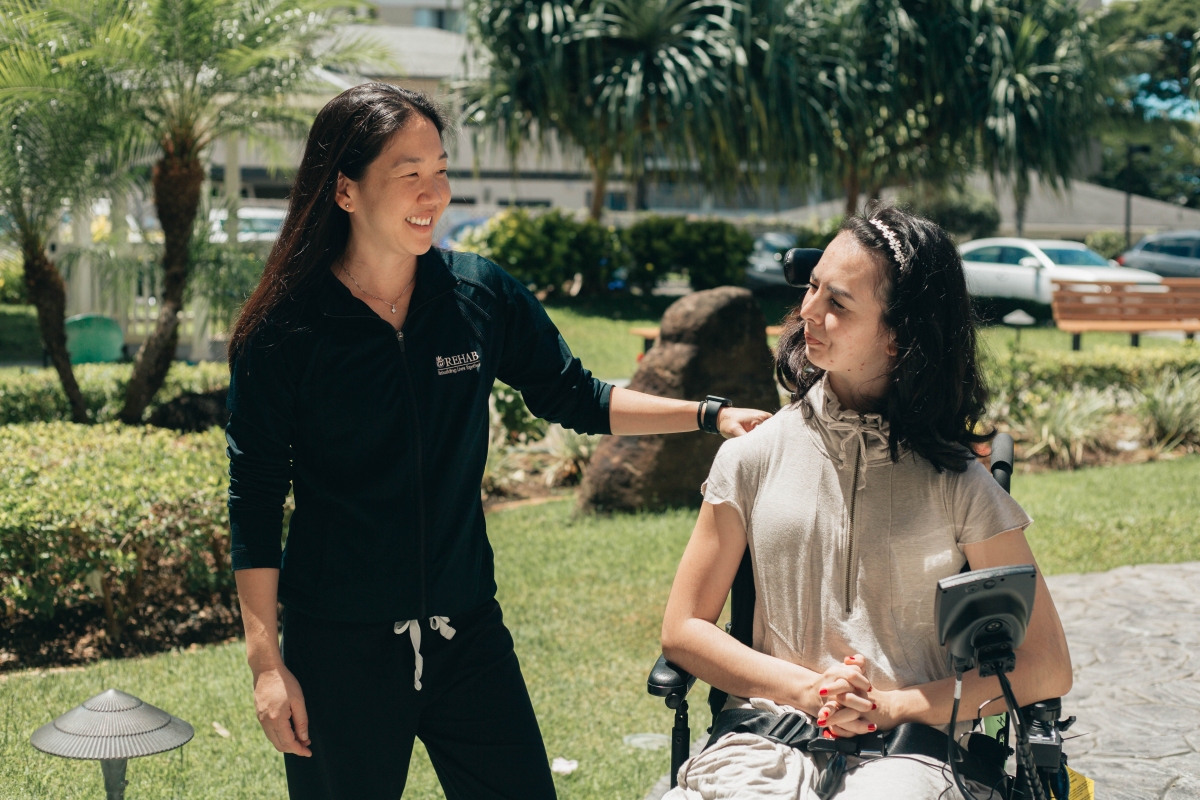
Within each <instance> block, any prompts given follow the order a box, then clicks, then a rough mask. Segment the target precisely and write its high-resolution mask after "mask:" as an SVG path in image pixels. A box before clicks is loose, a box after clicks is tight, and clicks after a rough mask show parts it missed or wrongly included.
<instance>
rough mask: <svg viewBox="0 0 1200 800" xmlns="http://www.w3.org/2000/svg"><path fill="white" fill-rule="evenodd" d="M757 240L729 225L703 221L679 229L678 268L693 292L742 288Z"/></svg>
mask: <svg viewBox="0 0 1200 800" xmlns="http://www.w3.org/2000/svg"><path fill="white" fill-rule="evenodd" d="M753 249H754V237H752V236H751V235H750V234H749V233H747V232H746V231H744V230H742V229H741V228H739V227H737V226H736V225H733V224H732V223H729V222H723V221H720V220H700V221H696V222H691V221H689V222H686V223H684V224H683V225H682V226H680V230H679V239H678V243H677V244H676V245H675V250H676V252H677V253H678V261H677V262H676V263H677V264H680V265H681V266H683V267H684V268H685V269H686V271H687V274H688V278H689V280H690V282H691V284H692V288H693V289H696V290H697V291H699V290H701V289H712V288H713V287H716V286H728V285H733V286H741V285H742V283H743V281H744V280H745V272H746V261H747V259H749V258H750V253H751V251H752V250H753Z"/></svg>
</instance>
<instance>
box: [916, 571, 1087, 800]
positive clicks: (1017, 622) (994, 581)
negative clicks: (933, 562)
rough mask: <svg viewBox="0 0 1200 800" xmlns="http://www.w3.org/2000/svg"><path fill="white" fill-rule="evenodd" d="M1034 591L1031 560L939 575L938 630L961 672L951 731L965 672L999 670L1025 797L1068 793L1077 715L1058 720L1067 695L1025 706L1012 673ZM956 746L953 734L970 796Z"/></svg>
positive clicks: (1062, 799) (1042, 799) (1037, 799)
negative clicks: (1066, 748) (1069, 738)
mask: <svg viewBox="0 0 1200 800" xmlns="http://www.w3.org/2000/svg"><path fill="white" fill-rule="evenodd" d="M1036 592H1037V569H1036V568H1035V567H1034V566H1033V565H1032V564H1029V565H1023V566H1013V567H998V568H995V569H983V570H976V571H974V572H965V573H962V574H960V575H955V576H954V577H952V578H945V579H943V580H940V581H938V593H937V601H936V608H937V612H936V613H937V618H938V637H939V641H940V642H941V643H942V644H943V645H945V646H946V650H947V656H948V658H949V661H950V667H951V668H952V669H953V670H954V674H955V678H956V683H955V690H954V708H953V711H952V713H951V717H950V728H951V730H952V731H953V729H954V725H955V722H956V721H957V719H958V705H959V700H960V699H961V697H962V675H963V673H964V672H966V671H967V670H970V669H974V668H975V667H976V666H978V668H979V676H980V677H988V676H990V675H995V676H996V678H997V679H998V680H999V682H1000V689H1001V691H1002V692H1003V694H1004V699H1005V702H1006V704H1007V706H1008V719H1009V721H1011V722H1012V723H1013V727H1014V729H1015V732H1016V739H1017V740H1016V748H1015V749H1016V755H1017V780H1016V783H1017V785H1016V786H1015V787H1014V789H1017V790H1018V791H1021V796H1023V797H1025V798H1026V800H1047V798H1048V796H1049V794H1050V793H1053V795H1054V796H1055V797H1056V798H1059V800H1066V797H1067V794H1068V792H1067V791H1066V790H1067V789H1069V782H1068V781H1067V779H1066V770H1065V766H1066V759H1065V757H1064V756H1063V753H1062V743H1063V738H1062V732H1063V731H1065V730H1066V729H1067V728H1069V727H1070V726H1071V724H1072V723H1074V722H1075V718H1074V717H1071V718H1069V719H1067V720H1065V721H1060V720H1059V718H1058V717H1059V714H1060V713H1061V711H1062V701H1061V700H1059V699H1057V698H1055V699H1053V700H1045V701H1042V702H1040V703H1034V704H1033V705H1031V706H1028V707H1026V708H1021V707H1020V706H1018V705H1017V699H1016V695H1015V694H1014V693H1013V689H1012V684H1011V683H1009V680H1008V675H1007V674H1008V673H1009V672H1012V671H1013V670H1014V669H1015V668H1016V665H1017V656H1016V650H1017V648H1018V647H1020V646H1021V643H1022V642H1024V641H1025V631H1026V628H1027V627H1028V625H1029V616H1030V614H1031V612H1032V611H1033V600H1034V597H1035V595H1036ZM1006 730H1007V728H1006ZM956 747H957V744H956V743H955V742H954V740H953V737H952V738H951V744H950V753H949V763H950V766H951V770H952V772H954V777H955V781H956V783H958V787H959V791H960V792H962V793H963V795H964V796H965V797H968V798H969V797H971V796H972V795H971V794H970V793H969V792H968V791H967V789H966V787H965V786H963V785H962V782H961V780H960V779H959V776H958V773H957V769H956V768H955V766H956V762H957V760H958V759H957V758H956V753H955V748H956ZM1021 784H1024V785H1023V786H1022V785H1021ZM1026 790H1027V792H1028V794H1025V791H1026Z"/></svg>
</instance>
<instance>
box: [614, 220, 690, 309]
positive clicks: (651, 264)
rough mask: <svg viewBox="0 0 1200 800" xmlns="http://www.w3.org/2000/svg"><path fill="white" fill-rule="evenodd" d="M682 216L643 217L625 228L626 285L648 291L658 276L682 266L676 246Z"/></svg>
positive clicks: (683, 223) (681, 225) (661, 276)
mask: <svg viewBox="0 0 1200 800" xmlns="http://www.w3.org/2000/svg"><path fill="white" fill-rule="evenodd" d="M685 224H686V223H685V222H684V219H683V218H682V217H660V216H647V217H642V218H641V219H639V220H638V221H637V222H635V223H633V224H632V225H630V226H629V227H628V228H626V229H625V231H624V239H625V249H626V251H627V252H628V254H629V285H630V286H636V287H638V288H639V289H641V290H642V291H645V292H649V291H650V290H651V289H653V288H654V284H655V283H657V282H658V280H659V278H663V277H666V274H667V273H668V272H670V271H671V270H676V269H679V270H681V269H682V267H683V266H684V265H682V264H680V262H679V252H678V250H677V249H676V248H677V247H678V243H679V238H680V235H681V229H682V228H683V226H684V225H685Z"/></svg>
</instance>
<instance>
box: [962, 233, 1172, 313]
mask: <svg viewBox="0 0 1200 800" xmlns="http://www.w3.org/2000/svg"><path fill="white" fill-rule="evenodd" d="M959 250H960V252H961V253H962V258H963V268H964V270H965V271H966V274H967V288H968V289H969V290H970V292H971V294H972V295H974V296H976V297H1011V298H1017V299H1021V300H1032V301H1034V302H1037V303H1044V304H1047V305H1049V303H1050V301H1051V299H1053V296H1054V284H1056V283H1094V282H1097V281H1099V282H1103V283H1162V277H1161V276H1159V275H1155V274H1154V273H1153V272H1147V271H1145V270H1141V269H1129V268H1126V267H1122V266H1120V265H1119V264H1117V262H1115V261H1110V260H1108V259H1106V258H1105V257H1104V256H1102V255H1100V254H1099V253H1097V252H1096V251H1094V250H1090V249H1088V247H1087V246H1086V245H1083V244H1080V243H1079V242H1072V241H1067V240H1059V239H1018V238H1014V237H997V238H990V239H975V240H973V241H970V242H967V243H966V244H964V245H963V246H962V247H961V248H959Z"/></svg>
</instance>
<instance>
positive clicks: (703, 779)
mask: <svg viewBox="0 0 1200 800" xmlns="http://www.w3.org/2000/svg"><path fill="white" fill-rule="evenodd" d="M822 760H823V757H822ZM848 761H849V764H848V766H849V769H847V771H846V779H845V783H844V785H843V788H842V790H841V791H840V792H838V793H837V794H836V795H835V797H836V798H838V800H880V798H897V800H899V798H903V799H904V800H964V798H963V796H962V794H961V793H960V792H959V791H958V789H957V787H954V786H953V785H952V784H953V780H954V779H953V778H952V777H951V775H950V770H949V769H948V768H947V767H946V765H945V764H944V763H942V762H940V761H937V760H935V759H931V758H925V757H922V756H890V757H888V758H879V759H874V760H870V761H865V762H864V761H863V760H862V759H858V758H850V759H849V760H848ZM820 776H821V770H820V768H819V767H818V763H817V761H816V759H815V758H814V757H813V756H810V755H809V754H808V753H804V752H801V751H799V750H797V749H796V748H794V747H788V746H786V745H782V744H776V743H775V742H771V741H769V740H767V739H764V738H762V737H761V736H757V735H755V734H752V733H731V734H728V735H726V736H724V737H722V738H721V739H720V740H719V741H718V742H717V743H716V744H714V745H713V746H712V747H710V748H709V749H708V750H705V751H704V752H703V753H701V754H700V755H698V756H695V757H694V758H690V759H688V760H687V761H685V762H684V763H683V766H682V767H680V768H679V776H678V777H679V785H678V786H677V787H676V788H674V789H672V790H671V791H670V792H668V793H667V794H666V796H664V797H663V800H741V799H742V798H746V800H749V798H755V800H816V797H817V795H816V792H815V787H816V785H817V782H818V780H820ZM965 783H966V786H967V788H968V789H969V790H970V791H971V793H972V794H974V795H975V798H976V799H977V800H985V798H987V797H988V795H989V788H988V787H987V786H983V785H982V784H978V783H975V782H973V781H966V782H965ZM992 797H993V800H1000V794H999V792H996V793H995V794H994V795H992Z"/></svg>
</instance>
